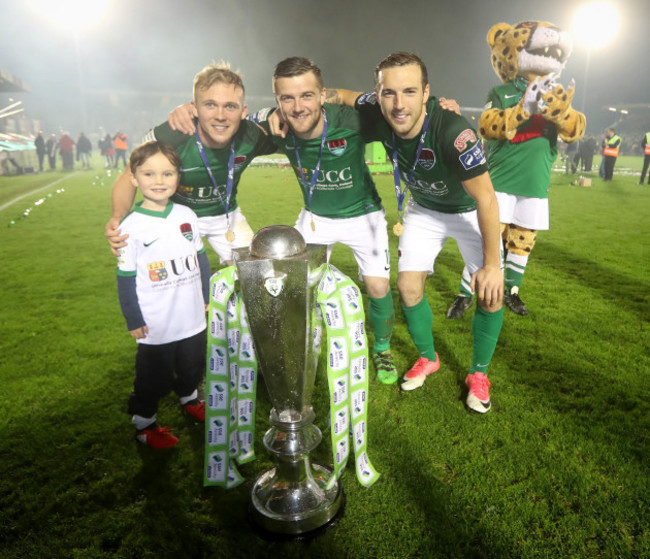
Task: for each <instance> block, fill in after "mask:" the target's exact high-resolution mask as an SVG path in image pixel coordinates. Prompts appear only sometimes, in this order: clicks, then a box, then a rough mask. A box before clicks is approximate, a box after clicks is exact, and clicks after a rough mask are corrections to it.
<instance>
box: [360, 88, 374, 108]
mask: <svg viewBox="0 0 650 559" xmlns="http://www.w3.org/2000/svg"><path fill="white" fill-rule="evenodd" d="M365 104H368V105H376V104H377V94H376V93H375V92H374V91H371V92H369V93H364V94H363V95H360V96H359V98H358V99H357V105H365Z"/></svg>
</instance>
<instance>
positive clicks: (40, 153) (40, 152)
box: [34, 132, 45, 173]
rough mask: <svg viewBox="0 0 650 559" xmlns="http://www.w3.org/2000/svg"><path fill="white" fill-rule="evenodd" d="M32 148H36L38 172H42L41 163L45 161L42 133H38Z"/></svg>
mask: <svg viewBox="0 0 650 559" xmlns="http://www.w3.org/2000/svg"><path fill="white" fill-rule="evenodd" d="M34 147H35V148H36V157H38V172H39V173H42V172H43V161H44V160H45V138H43V132H39V133H38V135H37V136H36V138H35V139H34Z"/></svg>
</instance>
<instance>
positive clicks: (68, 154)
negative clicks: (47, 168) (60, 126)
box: [59, 132, 74, 170]
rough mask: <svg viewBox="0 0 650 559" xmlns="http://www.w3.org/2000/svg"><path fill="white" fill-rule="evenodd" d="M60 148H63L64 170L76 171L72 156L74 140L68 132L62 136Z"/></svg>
mask: <svg viewBox="0 0 650 559" xmlns="http://www.w3.org/2000/svg"><path fill="white" fill-rule="evenodd" d="M59 148H61V161H62V162H63V168H64V169H66V170H72V169H74V157H73V155H72V150H73V148H74V140H73V139H72V138H71V137H70V134H68V133H67V132H64V133H63V134H62V135H61V139H60V140H59Z"/></svg>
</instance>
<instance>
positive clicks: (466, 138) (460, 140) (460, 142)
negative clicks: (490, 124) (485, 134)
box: [454, 128, 476, 151]
mask: <svg viewBox="0 0 650 559" xmlns="http://www.w3.org/2000/svg"><path fill="white" fill-rule="evenodd" d="M475 141H476V136H475V135H474V131H473V130H471V129H470V128H468V129H467V130H463V131H462V132H461V133H460V134H458V136H457V137H456V139H455V140H454V147H455V148H456V149H457V150H458V151H465V148H466V147H467V142H475Z"/></svg>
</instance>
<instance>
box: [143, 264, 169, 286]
mask: <svg viewBox="0 0 650 559" xmlns="http://www.w3.org/2000/svg"><path fill="white" fill-rule="evenodd" d="M147 270H149V279H150V280H151V281H165V280H166V279H167V275H168V274H167V269H166V268H165V262H164V261H163V262H150V263H149V264H147Z"/></svg>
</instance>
